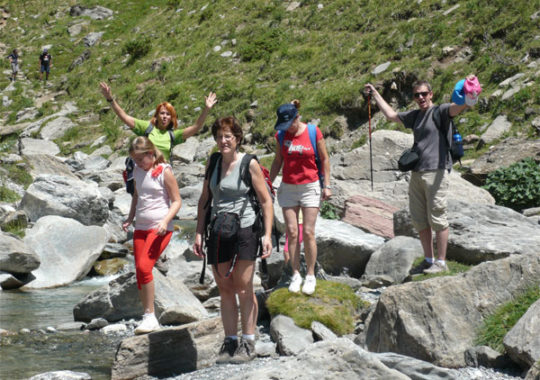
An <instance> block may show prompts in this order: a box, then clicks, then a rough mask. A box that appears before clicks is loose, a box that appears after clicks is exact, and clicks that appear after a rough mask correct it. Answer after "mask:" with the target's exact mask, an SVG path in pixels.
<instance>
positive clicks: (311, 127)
mask: <svg viewBox="0 0 540 380" xmlns="http://www.w3.org/2000/svg"><path fill="white" fill-rule="evenodd" d="M307 127H308V133H309V141H311V146H312V147H313V151H314V152H315V158H316V159H317V160H318V159H319V152H318V150H317V126H316V125H315V124H309V123H308V125H307Z"/></svg>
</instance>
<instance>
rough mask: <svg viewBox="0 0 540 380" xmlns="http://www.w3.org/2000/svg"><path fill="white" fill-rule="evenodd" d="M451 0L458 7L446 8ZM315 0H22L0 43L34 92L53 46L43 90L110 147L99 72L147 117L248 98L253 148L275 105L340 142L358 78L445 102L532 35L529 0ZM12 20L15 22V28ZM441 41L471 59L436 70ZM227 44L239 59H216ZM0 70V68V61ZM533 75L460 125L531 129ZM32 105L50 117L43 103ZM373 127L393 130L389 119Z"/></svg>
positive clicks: (491, 77) (20, 97)
mask: <svg viewBox="0 0 540 380" xmlns="http://www.w3.org/2000/svg"><path fill="white" fill-rule="evenodd" d="M457 3H459V5H460V7H459V8H457V9H456V10H454V11H453V12H452V13H451V14H450V15H448V16H445V15H443V12H444V11H445V10H447V9H449V8H450V7H452V6H453V5H454V4H457ZM318 4H319V2H318V1H312V0H308V1H304V2H302V5H301V6H300V7H298V8H297V9H295V10H294V11H286V6H287V4H286V3H283V2H282V1H279V0H245V1H243V2H242V3H241V4H240V5H238V6H237V7H231V6H230V2H226V1H224V0H216V1H214V2H212V3H211V4H209V5H208V6H207V7H206V8H205V9H202V8H203V5H204V4H201V2H199V1H195V0H185V1H177V0H153V1H149V0H140V1H134V0H120V1H117V2H110V1H105V0H83V1H82V2H80V5H83V6H86V7H92V6H95V5H102V6H105V7H108V8H110V9H112V10H113V11H115V14H114V17H113V19H112V20H91V19H89V18H83V17H71V16H70V15H69V12H68V13H65V14H64V15H63V16H60V17H57V12H58V10H66V11H67V10H68V8H67V7H66V5H65V2H63V1H61V0H50V1H48V2H46V3H44V2H42V1H38V0H25V1H19V2H10V3H9V8H10V12H11V18H9V19H8V20H7V25H6V27H5V28H4V30H9V31H10V32H9V33H5V32H4V37H5V39H4V40H5V43H6V45H7V46H8V47H9V48H12V47H15V46H17V47H19V48H20V49H21V51H22V64H21V65H22V67H21V70H22V71H25V72H27V73H28V75H29V76H30V79H31V80H32V81H33V83H34V84H33V85H34V86H35V88H34V90H35V91H40V88H41V87H40V86H36V85H35V81H34V80H35V78H37V75H38V73H37V70H36V64H35V61H36V60H37V56H38V54H39V52H40V49H41V46H42V45H44V44H51V45H52V48H51V54H52V56H53V66H52V69H51V82H52V83H53V84H54V90H64V91H66V92H67V93H68V95H67V96H66V99H70V100H74V101H76V103H77V106H78V107H79V109H80V110H81V112H82V113H84V114H86V113H94V114H99V115H100V120H99V126H100V129H101V131H95V133H96V136H99V135H101V134H106V135H107V137H108V140H107V143H108V144H111V145H114V144H115V143H116V142H118V141H121V139H123V138H124V137H125V136H124V134H123V133H121V132H122V131H121V130H120V127H121V123H120V122H119V121H118V120H117V118H116V116H114V115H113V114H112V113H111V112H109V113H107V114H102V113H100V111H101V110H102V108H103V107H105V106H107V104H106V102H104V100H103V98H102V96H101V94H100V93H99V91H98V82H99V81H101V80H105V81H108V82H109V83H110V84H111V86H112V89H113V94H114V96H115V97H116V98H117V99H118V101H119V103H120V104H121V106H122V107H123V108H125V110H126V111H127V112H128V114H130V115H132V116H135V117H137V118H141V119H144V118H148V112H150V111H151V110H152V109H153V108H154V107H155V105H156V104H158V103H159V102H161V101H163V100H167V101H169V102H171V103H172V104H173V105H175V106H176V109H177V111H178V114H179V118H180V120H181V122H182V125H191V124H192V123H193V122H194V121H195V119H196V118H197V116H198V115H199V111H195V108H196V107H202V106H203V102H204V95H206V94H208V92H209V91H210V90H213V91H216V92H217V94H218V98H219V103H218V104H217V105H216V107H215V109H214V110H213V111H212V113H211V115H210V117H209V120H208V121H207V124H209V123H210V122H211V121H212V120H213V119H214V118H215V117H216V116H223V115H228V114H233V115H235V116H236V117H238V118H239V119H240V121H241V122H242V123H244V122H245V118H246V113H247V110H248V108H249V105H250V104H251V103H252V102H253V101H255V100H257V101H258V104H259V106H258V109H257V116H256V120H255V122H254V124H253V125H254V126H253V128H252V130H251V132H252V133H253V134H254V136H256V137H257V143H259V144H263V145H264V144H265V140H266V138H268V137H269V136H271V135H272V134H273V129H272V126H273V124H274V120H275V109H276V107H277V106H279V104H281V103H284V102H288V101H290V100H292V99H295V98H298V99H300V100H301V102H302V108H301V114H302V115H303V119H304V120H310V119H315V118H316V119H320V126H321V129H322V131H323V133H325V135H327V136H330V135H331V136H335V137H339V136H341V135H342V134H343V132H344V131H343V130H341V128H339V127H338V126H337V124H334V123H333V121H334V120H335V118H336V117H337V116H340V115H348V116H351V115H352V116H355V117H353V118H349V120H353V121H352V124H351V125H350V127H351V129H355V128H357V127H358V126H359V125H361V124H363V123H365V122H366V121H367V120H366V119H367V115H366V114H367V112H366V105H365V102H364V100H363V97H362V95H361V91H362V88H363V85H364V84H365V83H366V82H368V81H372V82H374V83H376V84H377V85H379V86H381V87H385V88H388V87H389V85H390V83H391V82H392V81H398V82H402V83H403V89H404V90H405V91H406V89H407V88H408V86H410V82H411V81H412V79H413V78H428V79H429V80H431V81H432V83H433V88H434V91H435V101H436V102H440V101H444V100H446V99H448V98H449V95H450V93H451V90H452V88H453V86H454V84H455V82H456V81H457V80H458V79H460V78H462V77H464V76H465V75H467V74H468V73H471V72H475V73H477V74H478V76H479V78H480V81H481V82H482V84H483V85H484V94H485V95H486V96H489V94H490V93H491V92H493V91H495V90H496V89H497V88H498V87H497V86H498V83H499V82H500V81H502V80H504V79H506V78H507V77H509V76H511V75H513V74H515V73H517V72H530V70H529V69H527V67H526V65H527V63H526V62H521V58H523V57H524V56H525V55H527V54H528V53H529V52H533V51H537V50H538V49H539V43H538V41H537V40H535V38H534V37H535V31H536V30H537V28H538V24H537V21H534V20H531V18H530V15H531V14H533V13H534V12H536V11H537V9H536V8H535V5H534V2H524V1H517V2H514V3H512V4H508V2H506V1H503V0H493V1H487V0H466V1H459V2H451V3H448V4H441V2H440V1H435V0H425V1H422V2H421V3H420V4H417V3H414V4H413V3H410V2H405V1H402V0H389V1H387V2H385V3H384V4H380V3H374V2H369V1H366V0H334V1H332V2H329V3H328V4H324V7H323V9H319V8H318ZM180 9H181V10H180ZM177 10H178V11H177ZM14 18H16V19H17V21H15V20H14ZM84 19H86V20H87V21H89V25H88V26H87V27H85V30H84V31H83V32H82V33H81V34H80V35H78V36H76V37H74V38H73V39H71V38H70V37H69V36H68V34H67V32H66V30H67V28H68V27H69V26H70V25H71V24H73V23H77V22H80V21H83V20H84ZM19 25H24V26H25V27H24V32H22V31H21V30H20V29H19V28H17V27H18V26H19ZM156 25H159V27H156ZM98 31H103V32H104V35H103V37H102V40H101V42H100V43H98V44H97V45H95V46H93V47H91V48H90V51H91V56H90V58H89V59H88V60H87V61H86V62H84V63H83V64H82V65H80V66H77V67H75V68H74V69H73V70H72V71H69V72H68V70H67V69H68V67H69V66H70V65H71V63H72V62H73V60H74V59H75V58H77V57H78V56H79V55H80V54H81V53H83V52H84V51H85V50H86V49H87V48H86V47H85V46H84V44H83V43H82V39H83V37H84V36H85V35H86V34H88V33H89V32H98ZM42 35H43V37H42ZM224 40H225V41H228V42H227V43H226V44H224V45H223V47H222V50H221V51H220V52H214V50H213V48H214V47H215V46H217V45H220V44H221V42H222V41H224ZM233 40H234V41H235V44H233V42H232V41H233ZM411 44H412V45H411ZM445 46H457V47H460V48H461V47H469V48H470V49H471V52H472V55H471V56H470V58H469V59H468V60H464V61H461V62H455V63H453V64H451V65H447V64H446V63H445V60H446V59H447V57H443V54H442V50H443V47H445ZM226 50H230V51H232V52H233V53H235V54H236V56H235V57H234V58H223V57H221V56H220V54H221V53H222V52H224V51H226ZM164 60H166V61H167V62H164ZM156 61H160V62H162V65H161V68H160V69H159V70H155V71H152V69H151V67H152V64H153V63H154V62H156ZM386 61H391V62H392V65H391V66H390V68H389V69H388V70H387V71H385V72H384V73H382V74H380V75H379V76H377V77H374V76H372V75H371V71H372V70H373V69H374V68H375V67H376V66H377V65H379V64H381V63H383V62H386ZM163 62H164V63H163ZM2 67H4V68H5V69H7V68H8V67H9V65H7V64H6V62H2ZM61 77H65V79H62V80H61V79H60V78H61ZM400 78H401V79H400ZM403 78H406V79H404V80H402V79H403ZM407 78H408V79H407ZM531 80H532V81H533V86H530V87H527V88H525V89H523V90H522V91H520V92H519V93H518V94H516V97H515V98H514V99H512V100H511V101H508V102H502V101H499V100H490V102H489V103H488V105H487V106H486V107H484V108H482V107H477V108H476V109H475V110H472V111H468V112H467V113H466V114H465V115H466V118H467V121H466V122H464V123H463V125H460V132H461V134H462V135H463V136H465V135H467V134H470V133H477V132H478V130H479V127H480V126H481V125H483V124H484V123H485V122H488V121H490V120H492V119H493V118H494V116H495V115H498V114H501V113H505V114H507V115H508V117H509V118H510V119H511V121H512V122H513V124H514V126H513V131H512V134H517V133H520V132H525V133H524V135H526V136H531V137H532V135H531V133H532V132H530V120H531V117H533V116H532V115H531V116H526V115H525V112H524V111H525V109H526V108H527V107H534V106H536V105H537V104H538V103H539V102H540V86H539V84H540V83H539V81H540V78H538V77H536V78H534V76H531ZM8 83H9V82H7V80H6V79H5V78H3V79H2V78H0V85H7V84H8ZM17 86H19V84H17ZM13 97H14V99H13V100H14V104H13V105H12V106H10V107H9V108H5V107H1V106H0V110H1V111H6V112H10V114H9V116H8V121H9V122H10V123H11V122H13V120H14V118H15V115H16V111H18V110H19V109H22V108H24V106H27V105H29V104H30V101H29V99H31V94H29V93H27V91H26V90H23V89H22V88H21V89H19V87H17V90H16V93H15V94H14V95H13ZM398 106H399V108H400V109H406V108H409V107H411V106H413V104H412V102H411V99H399V104H398ZM40 111H41V112H42V113H43V114H47V113H49V112H50V109H43V110H40ZM377 127H378V128H379V129H381V128H392V129H396V128H398V127H396V126H395V125H394V124H393V123H379V125H378V126H377ZM360 142H361V141H360V140H359V141H358V142H357V144H359V143H360ZM69 151H70V150H69V149H68V150H66V153H68V152H69Z"/></svg>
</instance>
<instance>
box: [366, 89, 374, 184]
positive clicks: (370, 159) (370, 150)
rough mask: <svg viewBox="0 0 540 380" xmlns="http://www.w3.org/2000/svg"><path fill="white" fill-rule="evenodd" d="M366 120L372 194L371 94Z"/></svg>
mask: <svg viewBox="0 0 540 380" xmlns="http://www.w3.org/2000/svg"><path fill="white" fill-rule="evenodd" d="M367 99H368V119H369V169H370V173H371V191H372V192H373V151H372V149H371V93H370V94H368V98H367Z"/></svg>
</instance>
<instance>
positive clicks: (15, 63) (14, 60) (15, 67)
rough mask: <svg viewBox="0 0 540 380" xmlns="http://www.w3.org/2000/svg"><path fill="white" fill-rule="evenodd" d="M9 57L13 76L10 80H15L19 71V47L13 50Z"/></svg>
mask: <svg viewBox="0 0 540 380" xmlns="http://www.w3.org/2000/svg"><path fill="white" fill-rule="evenodd" d="M7 58H8V59H9V63H11V78H9V80H10V81H15V79H17V73H18V72H19V52H18V51H17V49H13V52H11V54H10V55H8V57H7Z"/></svg>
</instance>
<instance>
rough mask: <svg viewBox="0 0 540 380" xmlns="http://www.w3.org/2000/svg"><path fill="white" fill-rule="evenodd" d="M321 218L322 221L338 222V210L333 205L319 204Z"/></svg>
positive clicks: (327, 203) (325, 202) (324, 202)
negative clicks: (331, 220) (333, 220)
mask: <svg viewBox="0 0 540 380" xmlns="http://www.w3.org/2000/svg"><path fill="white" fill-rule="evenodd" d="M321 216H322V217H323V218H324V219H335V220H339V209H338V208H337V207H336V206H334V205H333V204H331V203H329V202H327V201H323V202H322V203H321Z"/></svg>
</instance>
